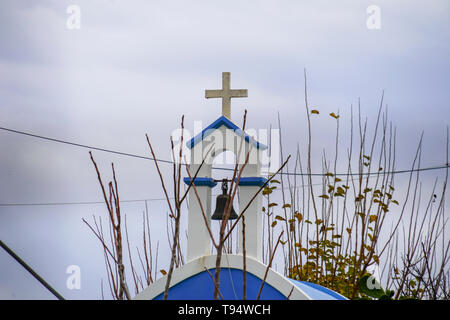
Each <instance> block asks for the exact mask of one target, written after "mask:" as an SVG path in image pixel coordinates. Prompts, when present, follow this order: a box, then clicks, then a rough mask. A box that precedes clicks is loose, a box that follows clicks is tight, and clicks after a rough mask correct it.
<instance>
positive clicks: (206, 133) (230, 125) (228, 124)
mask: <svg viewBox="0 0 450 320" xmlns="http://www.w3.org/2000/svg"><path fill="white" fill-rule="evenodd" d="M221 126H225V127H226V128H228V129H230V130H233V131H234V132H235V133H236V134H237V135H239V136H240V135H242V130H241V128H239V127H238V126H237V125H235V124H234V123H233V122H232V121H231V120H229V119H228V118H226V117H225V116H221V117H220V118H219V119H217V120H216V121H214V122H213V123H211V124H210V125H209V126H207V127H206V128H205V129H203V130H202V132H200V133H199V134H198V135H196V136H195V137H194V138H192V139H191V140H190V141H188V142H187V144H186V145H187V147H188V148H189V149H192V148H193V147H194V146H195V145H196V144H197V143H199V142H200V141H203V139H205V138H206V137H207V136H209V135H210V134H211V133H212V132H213V131H214V130H216V129H219V128H220V127H221ZM244 138H245V141H247V142H249V143H250V141H251V140H252V138H251V137H250V136H249V135H248V134H246V133H245V132H244ZM253 143H254V146H255V147H256V148H258V149H261V150H265V149H267V146H266V145H264V144H262V143H259V142H258V141H256V140H253Z"/></svg>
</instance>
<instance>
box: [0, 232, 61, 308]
mask: <svg viewBox="0 0 450 320" xmlns="http://www.w3.org/2000/svg"><path fill="white" fill-rule="evenodd" d="M0 247H2V248H3V249H4V250H5V251H6V252H7V253H8V254H9V255H10V256H11V257H13V258H14V259H15V260H16V261H17V262H18V263H20V265H21V266H22V267H24V268H25V270H27V271H28V272H29V273H30V274H31V275H32V276H33V277H34V278H35V279H36V280H38V281H39V282H40V283H41V284H42V285H43V286H44V287H45V288H46V289H47V290H48V291H50V292H51V293H52V294H53V295H54V296H55V297H56V298H58V300H64V298H63V296H62V295H60V294H59V293H58V292H57V291H56V290H55V289H53V288H52V286H51V285H49V284H48V283H47V282H46V281H45V280H44V279H43V278H42V277H41V276H40V275H38V274H37V273H36V271H34V270H33V269H32V268H31V267H30V266H29V265H28V264H26V262H25V261H23V260H22V259H21V258H20V257H19V256H18V255H17V254H16V253H15V252H14V251H12V250H11V249H10V248H9V247H8V246H7V245H6V244H5V243H4V242H3V241H1V240H0Z"/></svg>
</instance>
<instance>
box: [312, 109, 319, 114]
mask: <svg viewBox="0 0 450 320" xmlns="http://www.w3.org/2000/svg"><path fill="white" fill-rule="evenodd" d="M311 113H312V114H319V110H315V109H314V110H311Z"/></svg>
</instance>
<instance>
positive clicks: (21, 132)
mask: <svg viewBox="0 0 450 320" xmlns="http://www.w3.org/2000/svg"><path fill="white" fill-rule="evenodd" d="M0 130H3V131H7V132H11V133H16V134H20V135H25V136H28V137H33V138H37V139H42V140H47V141H52V142H57V143H62V144H67V145H71V146H75V147H79V148H85V149H90V150H97V151H102V152H108V153H112V154H117V155H121V156H126V157H133V158H138V159H144V160H152V161H155V160H156V161H158V162H161V163H167V164H173V163H174V162H173V161H171V160H165V159H158V158H156V159H155V158H152V157H147V156H143V155H138V154H133V153H128V152H123V151H117V150H112V149H106V148H100V147H95V146H90V145H86V144H81V143H76V142H71V141H67V140H62V139H57V138H50V137H46V136H42V135H38V134H33V133H29V132H24V131H20V130H14V129H9V128H5V127H0ZM182 165H185V164H182ZM449 167H450V165H449V164H448V163H447V164H445V165H441V166H435V167H427V168H417V169H404V170H395V171H378V172H362V173H354V172H348V173H334V174H333V176H373V175H380V174H398V173H411V172H420V171H429V170H439V169H446V168H449ZM212 169H215V170H226V171H233V170H234V169H232V168H222V167H212ZM265 173H266V174H267V172H265ZM279 174H281V175H290V176H319V177H323V176H327V175H328V174H326V173H297V172H280V173H279Z"/></svg>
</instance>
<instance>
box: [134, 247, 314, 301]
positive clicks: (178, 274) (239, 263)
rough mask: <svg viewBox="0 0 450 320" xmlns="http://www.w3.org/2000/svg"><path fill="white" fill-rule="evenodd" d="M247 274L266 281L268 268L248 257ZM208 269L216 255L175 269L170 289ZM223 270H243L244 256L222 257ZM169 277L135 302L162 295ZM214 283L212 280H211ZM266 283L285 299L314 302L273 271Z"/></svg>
mask: <svg viewBox="0 0 450 320" xmlns="http://www.w3.org/2000/svg"><path fill="white" fill-rule="evenodd" d="M246 265H247V272H248V273H251V274H253V275H254V276H256V277H258V278H259V279H264V274H265V272H266V269H267V266H266V265H264V264H262V263H261V262H259V261H257V260H255V259H253V258H251V257H247V259H246ZM205 267H206V268H207V269H212V268H215V267H216V255H209V256H204V257H200V258H198V259H195V260H192V261H190V262H188V263H187V264H185V265H183V266H181V267H179V268H177V269H174V270H173V274H172V280H171V283H170V287H173V286H175V285H176V284H178V283H180V282H182V281H183V280H185V279H187V278H189V277H192V276H194V275H196V274H199V273H200V272H203V271H205ZM221 268H233V269H239V270H243V258H242V255H234V254H230V255H226V254H224V255H223V256H222V260H221ZM166 279H167V276H164V277H162V278H160V279H158V280H156V281H155V282H154V283H152V284H151V285H150V286H148V287H147V288H145V289H144V290H143V291H141V292H140V293H138V294H137V295H136V296H135V297H134V299H135V300H152V299H154V298H155V297H157V296H158V295H160V294H161V293H163V292H164V288H165V286H166ZM211 281H212V280H211ZM266 283H267V284H269V285H271V286H272V287H274V288H275V289H276V290H278V291H279V292H280V293H281V294H282V295H284V296H285V297H287V296H289V295H290V296H289V300H312V299H311V297H309V296H308V295H307V294H306V293H305V292H304V291H303V290H301V289H300V288H298V287H297V286H296V285H295V284H293V283H292V282H291V281H289V280H288V279H287V278H286V277H284V276H283V275H281V274H280V273H278V272H276V271H275V270H273V269H269V272H268V273H267V278H266Z"/></svg>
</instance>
